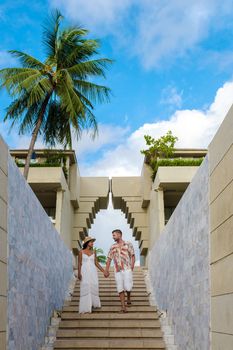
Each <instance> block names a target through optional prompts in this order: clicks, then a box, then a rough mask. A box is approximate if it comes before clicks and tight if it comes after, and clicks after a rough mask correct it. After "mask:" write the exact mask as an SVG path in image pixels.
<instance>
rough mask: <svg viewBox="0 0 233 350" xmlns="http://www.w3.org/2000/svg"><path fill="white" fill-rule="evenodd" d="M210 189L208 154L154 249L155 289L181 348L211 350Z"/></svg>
mask: <svg viewBox="0 0 233 350" xmlns="http://www.w3.org/2000/svg"><path fill="white" fill-rule="evenodd" d="M208 188H209V170H208V158H206V159H205V161H204V162H203V164H202V166H201V167H200V169H199V170H198V172H197V174H196V175H195V177H194V179H193V181H192V183H191V184H190V185H189V187H188V189H187V190H186V192H185V193H184V195H183V197H182V199H181V201H180V203H179V204H178V206H177V208H176V210H175V211H174V213H173V215H172V217H171V218H170V220H169V222H168V224H167V225H166V227H165V229H164V230H163V232H162V233H161V236H160V237H159V239H158V240H157V241H156V243H155V244H154V246H153V247H152V249H151V251H150V257H149V271H150V276H151V283H152V286H153V292H154V294H155V297H156V302H157V305H158V308H159V309H161V310H165V311H167V315H168V317H169V319H170V321H171V324H172V327H173V330H174V336H175V343H176V345H177V346H178V349H179V350H187V349H189V350H204V349H205V350H207V349H209V348H210V340H209V338H210V330H209V328H210V287H209V284H210V281H209V189H208Z"/></svg>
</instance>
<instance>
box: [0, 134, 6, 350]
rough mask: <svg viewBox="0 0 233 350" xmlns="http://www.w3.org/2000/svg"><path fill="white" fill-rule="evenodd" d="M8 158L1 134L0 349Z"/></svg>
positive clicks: (1, 343)
mask: <svg viewBox="0 0 233 350" xmlns="http://www.w3.org/2000/svg"><path fill="white" fill-rule="evenodd" d="M7 160H8V149H7V146H6V145H5V143H4V141H3V139H2V138H1V136H0V349H1V350H5V349H6V338H7V336H6V327H7V182H8V179H7Z"/></svg>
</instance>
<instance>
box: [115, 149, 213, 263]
mask: <svg viewBox="0 0 233 350" xmlns="http://www.w3.org/2000/svg"><path fill="white" fill-rule="evenodd" d="M205 154H206V151H205V150H181V151H178V150H176V152H175V156H176V157H184V158H186V157H203V156H204V155H205ZM197 169H198V167H193V166H182V167H181V166H180V167H178V166H176V167H174V166H170V167H169V166H166V167H159V169H158V171H157V173H156V177H155V179H154V181H152V171H151V168H150V167H149V166H148V165H147V164H145V163H144V164H143V167H142V173H141V176H138V177H113V178H112V182H111V184H112V185H111V191H112V194H113V206H114V208H115V209H121V210H122V212H123V213H125V217H126V219H127V222H128V223H129V224H130V227H131V228H132V230H133V236H134V237H135V239H136V240H138V241H139V248H140V253H141V255H142V256H144V257H145V258H146V256H147V254H148V250H149V249H150V247H152V245H153V244H154V243H155V242H156V240H157V239H158V237H159V235H160V234H161V232H162V230H163V228H164V226H165V224H166V223H167V221H168V220H169V218H170V216H171V214H172V212H173V211H174V209H175V207H176V206H177V204H178V203H179V201H180V199H181V197H182V195H183V193H184V191H185V190H186V188H187V186H188V185H189V183H190V182H191V181H192V178H193V176H194V175H195V173H196V171H197Z"/></svg>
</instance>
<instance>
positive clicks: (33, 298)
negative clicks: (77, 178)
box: [8, 157, 72, 350]
mask: <svg viewBox="0 0 233 350" xmlns="http://www.w3.org/2000/svg"><path fill="white" fill-rule="evenodd" d="M8 183H9V186H8V241H9V257H8V279H9V290H8V330H9V337H8V345H9V348H8V350H29V349H30V350H38V348H39V345H41V343H42V342H43V340H44V336H45V331H46V327H47V325H48V323H49V317H50V316H51V313H52V311H53V310H54V309H61V307H62V305H63V300H64V296H65V291H66V289H67V287H68V284H69V280H70V278H71V275H72V254H71V252H70V251H69V250H68V248H67V247H66V246H65V244H64V242H63V241H62V239H61V238H60V236H59V234H58V233H57V231H56V230H55V228H54V227H53V224H52V223H51V221H50V220H49V218H48V216H47V214H46V213H45V211H44V210H43V208H42V207H41V205H40V203H39V201H38V200H37V198H36V196H35V195H34V193H33V191H32V190H31V188H30V186H28V184H27V183H26V181H25V179H24V178H23V176H22V175H21V174H20V172H19V170H18V168H17V167H16V165H15V164H14V162H13V161H12V159H11V158H10V157H9V159H8Z"/></svg>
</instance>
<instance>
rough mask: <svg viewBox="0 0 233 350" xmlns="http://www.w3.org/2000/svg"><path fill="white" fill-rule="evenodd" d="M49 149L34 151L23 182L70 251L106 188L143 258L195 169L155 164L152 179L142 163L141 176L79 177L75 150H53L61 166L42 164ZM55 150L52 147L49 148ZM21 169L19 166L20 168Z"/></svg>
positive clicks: (104, 199)
mask: <svg viewBox="0 0 233 350" xmlns="http://www.w3.org/2000/svg"><path fill="white" fill-rule="evenodd" d="M48 152H49V151H48V150H35V152H34V159H33V163H34V166H33V164H32V167H30V171H29V177H28V182H29V184H30V186H31V187H32V189H33V191H34V192H35V194H36V195H37V197H38V199H39V200H40V202H41V204H42V206H43V207H44V209H45V210H46V212H47V214H48V215H49V216H50V217H51V220H52V222H53V223H54V225H55V227H56V229H57V231H58V232H59V233H60V235H61V237H62V239H63V240H64V242H65V243H66V245H67V246H68V247H69V248H70V249H72V250H73V253H74V255H77V253H78V251H79V249H80V246H81V241H82V240H83V239H84V237H85V235H87V234H88V230H89V229H90V228H91V225H92V224H93V223H94V219H95V217H96V214H97V213H98V211H99V210H100V209H107V206H108V200H109V193H110V191H111V192H112V195H113V206H114V208H115V209H121V210H122V211H123V212H124V213H125V217H126V220H127V222H128V224H129V225H130V227H131V228H132V232H133V236H134V238H135V239H136V240H137V241H138V244H139V248H140V253H141V256H142V257H143V258H144V260H145V259H146V256H147V254H148V249H149V247H150V246H152V245H153V244H154V242H155V241H156V239H157V238H158V237H159V235H160V233H161V231H162V230H163V228H164V225H165V224H166V222H167V221H168V219H169V217H170V216H171V214H172V211H173V210H174V208H175V207H176V205H177V204H178V202H179V200H180V198H181V196H182V195H183V193H184V191H185V189H186V188H187V186H188V184H189V183H190V182H191V180H192V178H193V176H194V174H195V172H196V170H197V168H198V167H160V168H159V169H158V171H157V174H156V177H155V180H154V181H153V182H152V171H151V168H150V167H149V165H147V164H146V163H144V164H143V167H142V173H141V176H134V177H113V178H112V180H109V178H107V177H82V176H80V173H79V169H78V165H77V161H76V157H75V153H74V151H61V150H57V152H58V154H59V152H60V155H62V159H63V163H62V164H61V166H55V165H54V166H52V167H51V164H50V167H49V166H45V165H46V164H42V163H46V157H48ZM205 153H206V151H205V150H180V151H178V150H176V151H175V155H174V157H184V158H186V157H188V158H190V157H193V158H195V157H196V158H197V157H202V156H203V155H205ZM26 154H27V151H26V150H13V151H11V155H12V156H13V157H14V158H15V160H16V162H17V163H20V162H21V163H23V162H24V159H25V157H26ZM54 154H56V151H55V150H54V151H52V155H54ZM36 163H38V164H37V166H36V167H35V165H36ZM40 164H41V165H43V167H42V166H41V167H40ZM64 165H65V167H66V172H64ZM20 169H21V171H23V168H22V167H21V168H20ZM142 260H143V259H142Z"/></svg>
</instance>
